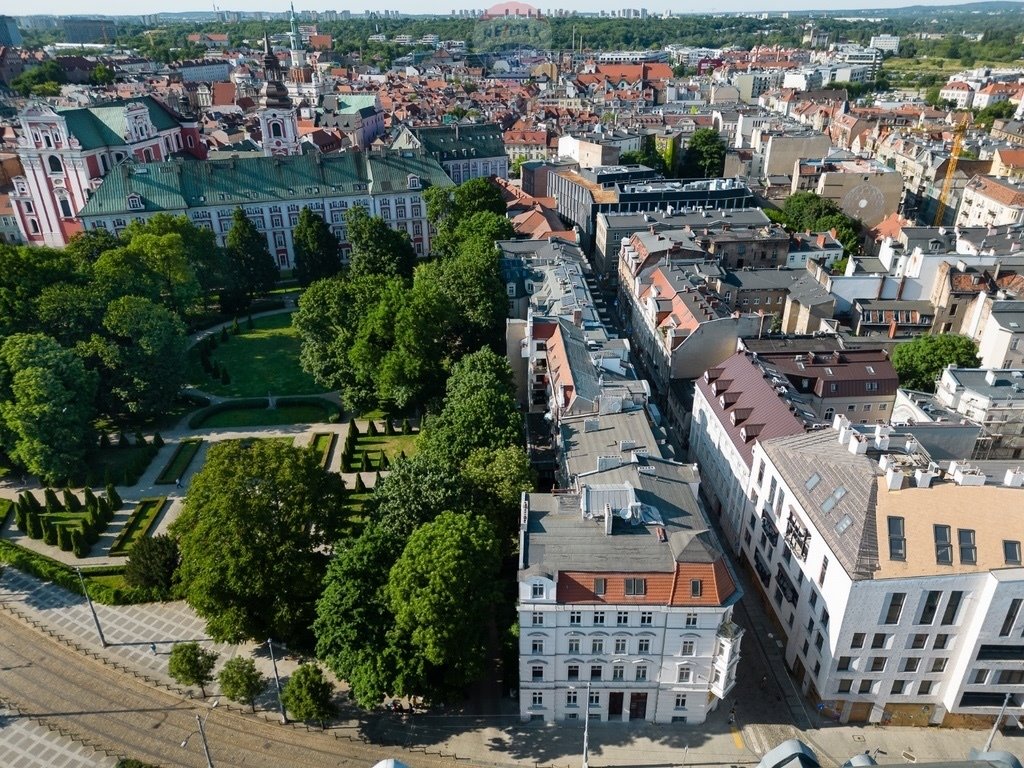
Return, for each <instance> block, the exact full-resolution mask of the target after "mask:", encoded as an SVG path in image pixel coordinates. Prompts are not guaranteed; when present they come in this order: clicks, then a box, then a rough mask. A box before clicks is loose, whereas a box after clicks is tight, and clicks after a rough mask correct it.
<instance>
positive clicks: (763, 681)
mask: <svg viewBox="0 0 1024 768" xmlns="http://www.w3.org/2000/svg"><path fill="white" fill-rule="evenodd" d="M767 688H768V675H761V690H762V691H763V690H765V689H767Z"/></svg>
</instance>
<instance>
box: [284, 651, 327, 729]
mask: <svg viewBox="0 0 1024 768" xmlns="http://www.w3.org/2000/svg"><path fill="white" fill-rule="evenodd" d="M281 701H283V702H284V706H285V709H286V710H288V712H290V713H291V715H292V717H293V718H295V719H296V720H300V721H302V722H308V721H310V720H313V721H316V722H318V723H320V727H321V728H325V727H326V723H327V721H328V720H329V719H330V718H332V717H334V715H335V714H336V713H337V707H336V706H335V704H334V686H333V685H331V683H330V681H329V680H327V679H325V678H324V673H323V671H322V670H321V669H320V667H318V666H317V665H316V664H303V665H302V666H300V667H299V668H298V669H296V670H295V671H294V672H293V673H292V675H291V677H289V678H288V682H287V683H285V685H284V688H283V689H282V690H281Z"/></svg>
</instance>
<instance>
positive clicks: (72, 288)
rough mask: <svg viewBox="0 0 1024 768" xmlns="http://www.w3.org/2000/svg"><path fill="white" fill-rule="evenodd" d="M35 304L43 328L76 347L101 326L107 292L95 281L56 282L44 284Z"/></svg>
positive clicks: (61, 340)
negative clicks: (97, 286)
mask: <svg viewBox="0 0 1024 768" xmlns="http://www.w3.org/2000/svg"><path fill="white" fill-rule="evenodd" d="M35 305H36V317H37V318H38V322H39V326H38V327H39V330H41V331H42V332H43V333H46V334H47V335H49V336H52V337H53V338H55V339H56V340H57V341H58V342H60V344H61V345H63V346H68V347H73V346H74V345H75V344H76V343H78V342H80V341H85V340H87V339H88V338H89V336H90V334H91V333H92V332H93V331H94V330H95V329H96V328H97V327H99V325H100V319H101V318H102V316H103V309H104V296H103V295H102V294H101V293H100V291H98V290H97V289H96V286H94V285H79V284H77V283H63V282H62V283H54V284H52V285H48V286H46V287H45V288H43V290H42V291H41V292H40V293H39V296H38V298H37V299H36V302H35Z"/></svg>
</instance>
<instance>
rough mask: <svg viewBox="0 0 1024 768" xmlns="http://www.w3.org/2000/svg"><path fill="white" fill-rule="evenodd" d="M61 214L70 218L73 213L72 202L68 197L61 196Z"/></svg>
mask: <svg viewBox="0 0 1024 768" xmlns="http://www.w3.org/2000/svg"><path fill="white" fill-rule="evenodd" d="M60 215H61V216H63V217H64V218H65V219H70V218H71V217H72V215H73V214H72V213H71V203H70V202H68V199H67V198H66V197H62V198H60Z"/></svg>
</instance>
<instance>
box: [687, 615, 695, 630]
mask: <svg viewBox="0 0 1024 768" xmlns="http://www.w3.org/2000/svg"><path fill="white" fill-rule="evenodd" d="M686 626H687V627H696V626H697V614H696V613H688V614H686Z"/></svg>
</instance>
